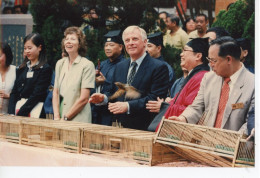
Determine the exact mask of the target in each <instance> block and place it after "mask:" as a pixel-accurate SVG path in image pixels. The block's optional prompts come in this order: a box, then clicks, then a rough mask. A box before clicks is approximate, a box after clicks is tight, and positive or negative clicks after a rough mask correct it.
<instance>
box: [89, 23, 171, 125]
mask: <svg viewBox="0 0 260 178" xmlns="http://www.w3.org/2000/svg"><path fill="white" fill-rule="evenodd" d="M123 41H124V44H125V48H126V51H127V53H128V54H129V56H130V59H128V60H125V61H123V62H120V63H118V64H117V66H116V68H115V72H114V79H113V81H114V82H121V83H123V84H128V85H131V86H133V87H134V88H136V89H137V90H138V92H139V93H140V96H139V97H138V98H135V99H130V98H127V97H125V95H123V96H120V97H118V98H117V99H116V100H115V102H114V103H109V105H108V109H109V110H110V112H112V113H113V114H114V115H115V117H116V118H117V119H118V121H119V122H121V123H122V126H123V127H127V128H133V129H140V130H146V129H147V127H148V125H149V124H150V122H151V119H152V117H151V115H150V113H149V111H148V110H146V103H147V102H148V101H149V100H156V98H157V97H160V98H165V97H166V95H167V91H168V81H169V73H168V68H167V66H166V65H165V64H164V63H163V62H161V61H159V60H156V59H154V58H152V57H150V55H149V54H147V53H146V45H147V35H146V32H145V31H144V30H143V29H142V28H139V27H138V26H129V27H127V28H126V29H125V31H124V32H123ZM116 90H117V88H116V86H115V85H114V86H113V87H112V89H111V91H110V92H109V93H106V94H105V95H103V94H97V93H96V94H93V95H92V96H91V99H90V102H92V103H101V102H103V103H107V102H108V97H109V96H110V95H111V94H112V93H114V92H115V91H116Z"/></svg>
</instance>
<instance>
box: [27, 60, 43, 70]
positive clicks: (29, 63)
mask: <svg viewBox="0 0 260 178" xmlns="http://www.w3.org/2000/svg"><path fill="white" fill-rule="evenodd" d="M39 63H40V62H39V61H38V62H36V64H35V65H34V66H31V61H27V63H26V65H27V67H28V68H29V69H30V68H33V67H35V66H37V65H38V64H39Z"/></svg>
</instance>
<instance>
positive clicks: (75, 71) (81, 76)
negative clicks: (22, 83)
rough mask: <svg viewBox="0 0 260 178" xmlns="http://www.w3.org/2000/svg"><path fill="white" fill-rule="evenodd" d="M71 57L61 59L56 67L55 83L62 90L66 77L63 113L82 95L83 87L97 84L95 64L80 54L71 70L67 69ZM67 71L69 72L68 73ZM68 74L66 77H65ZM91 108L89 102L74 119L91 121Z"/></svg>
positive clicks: (91, 86) (92, 86)
mask: <svg viewBox="0 0 260 178" xmlns="http://www.w3.org/2000/svg"><path fill="white" fill-rule="evenodd" d="M68 62H69V59H68V57H64V58H62V59H60V60H59V61H58V62H57V64H56V68H55V84H54V88H57V89H58V90H59V92H60V90H61V88H60V87H61V83H62V82H63V80H64V78H66V79H67V80H66V83H65V85H64V84H62V86H66V87H65V88H62V90H63V113H64V114H66V113H67V112H68V111H69V110H70V108H71V107H72V105H73V104H74V103H75V101H76V100H77V99H78V98H79V97H80V91H81V89H82V88H89V89H91V88H94V85H95V67H94V64H93V63H92V62H91V61H89V60H88V59H86V58H84V57H81V56H78V57H77V58H76V59H75V61H74V63H73V64H72V66H71V68H70V70H69V71H68V70H66V67H64V66H68V65H67V64H68ZM66 73H67V74H66ZM65 74H66V77H65ZM91 118H92V116H91V108H90V104H89V103H87V104H86V105H85V107H84V108H83V109H82V110H81V111H80V112H79V113H78V114H77V115H76V116H75V117H74V118H73V119H72V120H73V121H77V122H87V123H91V120H92V119H91Z"/></svg>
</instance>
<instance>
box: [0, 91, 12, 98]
mask: <svg viewBox="0 0 260 178" xmlns="http://www.w3.org/2000/svg"><path fill="white" fill-rule="evenodd" d="M0 98H5V99H8V98H10V95H9V94H7V93H5V91H4V90H0Z"/></svg>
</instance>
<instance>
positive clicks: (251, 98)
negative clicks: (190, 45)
mask: <svg viewBox="0 0 260 178" xmlns="http://www.w3.org/2000/svg"><path fill="white" fill-rule="evenodd" d="M240 54H241V49H240V47H239V46H238V44H237V43H236V41H235V40H234V39H233V38H231V37H221V38H218V39H216V40H213V41H212V42H211V43H210V48H209V57H208V60H209V62H210V65H211V67H212V70H213V71H211V72H209V73H207V74H206V75H205V76H204V78H203V80H202V82H201V85H200V90H199V92H198V95H197V97H196V98H195V100H194V101H193V103H192V105H190V106H189V107H187V108H186V109H185V110H184V112H183V113H182V114H181V115H180V116H179V117H175V116H173V117H171V118H170V119H172V120H177V121H182V122H188V123H194V124H196V123H198V121H199V120H200V118H201V116H202V115H203V113H204V114H206V115H205V120H204V125H207V126H212V127H217V126H216V120H217V119H216V118H217V116H218V112H220V111H219V109H218V108H219V107H218V106H219V101H220V96H221V88H222V86H223V83H224V82H223V81H224V79H226V78H230V79H231V81H230V82H229V83H228V85H229V88H230V90H229V94H228V100H227V102H226V105H225V107H224V110H223V111H224V113H223V117H221V119H220V121H221V122H220V124H219V128H223V129H229V130H234V131H241V132H244V133H246V132H245V131H246V126H247V119H248V111H250V110H251V108H252V107H254V105H255V83H254V75H253V74H252V73H250V72H249V71H248V70H247V69H246V68H245V67H244V65H243V63H241V62H240Z"/></svg>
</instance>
